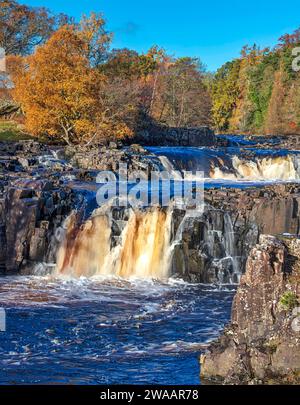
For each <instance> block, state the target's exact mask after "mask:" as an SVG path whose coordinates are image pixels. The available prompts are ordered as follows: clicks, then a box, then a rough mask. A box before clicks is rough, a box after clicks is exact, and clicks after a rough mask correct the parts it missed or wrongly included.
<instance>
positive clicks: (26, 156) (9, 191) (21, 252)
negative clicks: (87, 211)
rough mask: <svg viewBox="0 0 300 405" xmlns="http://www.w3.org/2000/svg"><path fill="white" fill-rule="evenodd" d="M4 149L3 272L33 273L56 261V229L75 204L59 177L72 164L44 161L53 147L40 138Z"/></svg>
mask: <svg viewBox="0 0 300 405" xmlns="http://www.w3.org/2000/svg"><path fill="white" fill-rule="evenodd" d="M0 152H1V157H0V166H1V173H0V271H1V272H3V273H4V272H5V273H6V274H15V273H25V272H31V271H32V270H33V269H34V268H35V266H37V265H39V266H40V267H41V265H42V263H45V262H47V263H53V262H54V261H55V251H56V248H57V244H58V243H59V240H58V239H57V238H56V237H55V233H56V230H57V229H59V227H60V226H61V224H62V222H63V220H64V218H65V217H66V216H67V215H68V213H69V212H70V210H71V207H72V206H73V205H74V203H73V200H74V195H73V193H72V191H71V190H70V189H69V188H68V187H64V186H63V185H62V184H60V181H59V177H58V176H57V172H58V171H61V173H60V174H61V175H62V174H63V172H64V170H68V167H67V166H66V167H64V165H62V164H59V163H57V164H56V163H55V162H53V163H54V164H53V167H52V168H48V169H47V168H45V166H42V165H40V158H41V156H42V155H43V154H44V156H46V155H45V153H47V152H49V151H48V150H47V148H46V147H45V146H43V145H41V144H38V143H36V142H19V143H2V144H0Z"/></svg>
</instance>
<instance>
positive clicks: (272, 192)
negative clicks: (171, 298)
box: [172, 185, 300, 283]
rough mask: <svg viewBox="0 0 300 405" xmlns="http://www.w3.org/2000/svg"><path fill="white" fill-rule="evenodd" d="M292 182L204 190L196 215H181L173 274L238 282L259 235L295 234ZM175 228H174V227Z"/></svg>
mask: <svg viewBox="0 0 300 405" xmlns="http://www.w3.org/2000/svg"><path fill="white" fill-rule="evenodd" d="M299 198H300V194H299V189H298V186H293V185H283V186H282V185H280V186H269V187H264V188H261V189H257V188H249V189H246V190H239V189H230V190H229V189H228V190H222V189H212V190H206V191H205V202H206V208H205V210H204V213H203V214H202V215H199V216H196V217H192V218H186V219H183V218H184V213H182V212H181V213H180V212H177V213H176V212H175V220H174V223H175V225H176V223H177V222H178V221H183V222H182V225H181V237H180V240H179V241H178V243H177V245H176V247H175V250H174V257H173V267H172V272H173V274H176V275H178V276H179V277H183V278H184V279H186V280H189V281H193V282H202V283H211V282H224V283H229V282H238V281H239V280H238V275H239V274H241V273H244V270H245V265H246V259H247V256H248V254H249V252H250V250H251V248H252V247H253V246H255V245H256V243H257V242H258V239H259V235H260V234H262V233H268V234H282V233H290V234H298V233H299V201H300V200H299ZM175 227H176V226H175Z"/></svg>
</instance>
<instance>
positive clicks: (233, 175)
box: [210, 155, 299, 181]
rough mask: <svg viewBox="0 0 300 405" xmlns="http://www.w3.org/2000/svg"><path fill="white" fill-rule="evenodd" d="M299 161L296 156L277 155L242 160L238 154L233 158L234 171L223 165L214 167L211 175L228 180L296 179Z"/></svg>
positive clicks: (214, 177)
mask: <svg viewBox="0 0 300 405" xmlns="http://www.w3.org/2000/svg"><path fill="white" fill-rule="evenodd" d="M296 163H297V162H295V157H294V156H289V155H288V156H276V157H265V158H263V159H259V158H256V159H254V160H248V161H247V160H242V159H240V158H239V157H238V156H233V158H232V166H233V169H234V170H233V171H232V172H226V171H224V170H223V169H222V167H213V168H212V169H211V171H210V177H211V178H213V179H228V180H239V179H242V180H254V181H255V180H295V179H298V178H299V174H298V172H297V167H296V166H297V164H296Z"/></svg>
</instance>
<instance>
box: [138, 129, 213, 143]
mask: <svg viewBox="0 0 300 405" xmlns="http://www.w3.org/2000/svg"><path fill="white" fill-rule="evenodd" d="M135 141H136V142H138V143H141V144H142V145H145V146H156V145H159V146H214V145H216V137H215V134H214V131H213V130H211V129H210V128H209V127H207V126H203V127H198V128H170V127H164V126H162V127H159V126H155V127H152V128H151V129H149V130H145V131H140V132H139V133H138V134H137V135H136V138H135Z"/></svg>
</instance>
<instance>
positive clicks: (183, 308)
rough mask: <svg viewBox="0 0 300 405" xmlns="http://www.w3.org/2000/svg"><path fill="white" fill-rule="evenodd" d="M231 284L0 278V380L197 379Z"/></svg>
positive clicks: (225, 312) (226, 312) (225, 314)
mask: <svg viewBox="0 0 300 405" xmlns="http://www.w3.org/2000/svg"><path fill="white" fill-rule="evenodd" d="M233 294H234V287H233V286H224V287H222V288H221V287H214V286H210V285H206V286H205V285H191V284H186V283H183V282H180V281H174V280H170V281H169V282H168V283H165V284H164V283H159V282H149V281H131V282H126V281H122V280H117V279H111V280H106V281H105V280H99V279H98V280H97V279H93V280H91V279H90V280H89V279H79V280H62V279H51V278H47V277H45V278H41V277H15V278H14V277H4V278H0V306H1V307H3V308H5V309H6V317H7V331H6V332H1V333H0V364H1V371H0V381H1V384H53V383H57V384H147V383H148V384H156V383H157V384H199V382H200V381H199V361H198V359H199V354H200V353H201V350H203V349H204V347H205V344H206V343H207V342H209V341H211V340H212V339H213V338H215V337H216V336H218V334H219V332H220V330H221V329H222V327H223V326H224V324H225V323H226V322H228V320H229V317H230V308H231V303H232V298H233Z"/></svg>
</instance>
